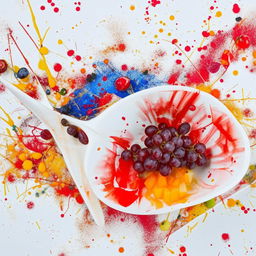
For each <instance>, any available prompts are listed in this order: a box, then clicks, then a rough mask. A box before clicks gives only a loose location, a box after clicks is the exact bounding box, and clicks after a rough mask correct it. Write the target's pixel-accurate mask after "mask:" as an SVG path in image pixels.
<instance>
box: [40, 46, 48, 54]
mask: <svg viewBox="0 0 256 256" xmlns="http://www.w3.org/2000/svg"><path fill="white" fill-rule="evenodd" d="M39 51H40V53H41V54H43V55H47V54H48V53H49V49H48V48H47V47H45V46H43V47H41V48H40V50H39Z"/></svg>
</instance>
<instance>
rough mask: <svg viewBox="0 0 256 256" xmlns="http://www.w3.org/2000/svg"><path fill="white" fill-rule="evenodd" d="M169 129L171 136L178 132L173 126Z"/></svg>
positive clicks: (176, 134)
mask: <svg viewBox="0 0 256 256" xmlns="http://www.w3.org/2000/svg"><path fill="white" fill-rule="evenodd" d="M169 131H170V132H171V134H172V136H173V137H176V136H178V132H177V130H176V129H175V128H174V127H169Z"/></svg>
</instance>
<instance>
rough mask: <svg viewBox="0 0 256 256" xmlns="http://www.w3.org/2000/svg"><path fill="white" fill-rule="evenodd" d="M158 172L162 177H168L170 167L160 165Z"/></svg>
mask: <svg viewBox="0 0 256 256" xmlns="http://www.w3.org/2000/svg"><path fill="white" fill-rule="evenodd" d="M159 172H160V174H161V175H163V176H168V175H169V174H170V172H171V167H170V166H169V165H166V164H161V165H160V167H159Z"/></svg>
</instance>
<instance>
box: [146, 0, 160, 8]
mask: <svg viewBox="0 0 256 256" xmlns="http://www.w3.org/2000/svg"><path fill="white" fill-rule="evenodd" d="M149 3H150V4H151V5H152V6H153V7H156V6H157V5H159V4H161V1H159V0H151V1H149Z"/></svg>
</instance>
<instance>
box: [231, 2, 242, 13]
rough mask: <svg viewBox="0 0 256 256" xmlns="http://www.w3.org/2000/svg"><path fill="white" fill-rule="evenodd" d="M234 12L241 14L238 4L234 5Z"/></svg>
mask: <svg viewBox="0 0 256 256" xmlns="http://www.w3.org/2000/svg"><path fill="white" fill-rule="evenodd" d="M232 11H233V12H234V13H239V12H240V7H239V5H238V4H234V5H233V9H232Z"/></svg>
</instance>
